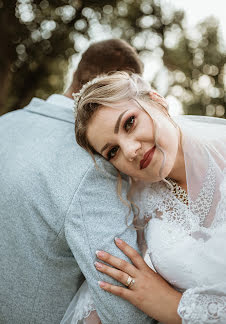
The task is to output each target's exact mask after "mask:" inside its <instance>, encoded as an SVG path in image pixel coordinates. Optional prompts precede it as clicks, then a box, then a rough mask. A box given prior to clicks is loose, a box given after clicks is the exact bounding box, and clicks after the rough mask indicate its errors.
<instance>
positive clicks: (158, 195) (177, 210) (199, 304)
mask: <svg viewBox="0 0 226 324" xmlns="http://www.w3.org/2000/svg"><path fill="white" fill-rule="evenodd" d="M224 174H225V180H224V181H223V182H222V183H221V186H220V193H221V200H220V202H219V204H218V206H217V210H216V214H215V218H214V220H210V219H208V217H207V215H208V214H209V212H210V208H212V206H211V202H212V199H213V195H214V188H215V180H214V173H212V170H211V168H209V170H208V174H207V176H206V180H205V183H204V185H203V188H202V190H201V191H200V193H199V195H198V197H197V199H196V201H195V203H194V204H193V210H194V211H195V212H196V213H193V212H192V211H191V210H190V209H189V208H188V206H187V205H186V203H185V202H186V197H184V194H183V192H181V194H180V192H179V194H178V197H176V196H175V193H173V192H172V190H170V189H169V187H168V186H167V185H166V184H165V183H164V182H159V183H155V184H151V185H149V186H148V187H146V188H145V190H144V191H143V192H142V194H141V196H140V199H141V200H142V202H143V203H142V208H143V211H142V212H143V213H144V214H145V215H146V217H148V218H151V219H150V221H149V223H148V226H147V229H146V233H145V234H146V235H145V237H146V242H147V245H148V251H147V254H148V255H149V256H150V259H151V262H152V264H153V266H154V268H155V270H156V271H157V272H158V273H159V274H160V275H161V276H162V277H163V278H165V279H166V280H167V281H168V282H169V283H170V284H171V285H172V286H173V287H175V288H176V289H177V290H179V291H181V292H182V293H183V295H182V299H181V301H180V304H179V307H178V314H179V315H180V317H181V318H182V323H183V324H204V323H206V324H207V323H208V324H210V323H218V324H225V323H226V172H224ZM177 193H178V190H177ZM184 198H185V199H184ZM197 211H199V213H197Z"/></svg>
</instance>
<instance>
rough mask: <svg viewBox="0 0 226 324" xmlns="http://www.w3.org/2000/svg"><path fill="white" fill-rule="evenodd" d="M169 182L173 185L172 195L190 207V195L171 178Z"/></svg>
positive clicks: (168, 179)
mask: <svg viewBox="0 0 226 324" xmlns="http://www.w3.org/2000/svg"><path fill="white" fill-rule="evenodd" d="M167 181H168V182H169V183H170V184H171V185H172V187H173V188H172V193H173V195H174V196H175V197H176V198H177V199H178V200H180V201H181V202H182V203H184V204H185V205H187V206H188V194H187V192H186V191H185V190H184V189H183V188H182V187H181V186H179V185H178V184H177V183H176V182H175V181H173V180H172V179H171V178H167Z"/></svg>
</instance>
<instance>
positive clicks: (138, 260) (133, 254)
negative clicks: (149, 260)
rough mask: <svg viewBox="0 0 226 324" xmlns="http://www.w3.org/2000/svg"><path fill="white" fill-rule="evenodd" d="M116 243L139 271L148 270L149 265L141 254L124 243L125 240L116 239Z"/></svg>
mask: <svg viewBox="0 0 226 324" xmlns="http://www.w3.org/2000/svg"><path fill="white" fill-rule="evenodd" d="M115 243H116V245H117V246H118V248H119V249H120V250H121V251H122V252H123V253H124V254H125V255H126V256H128V258H129V259H130V260H131V261H132V263H133V264H134V265H135V266H136V268H138V269H143V270H144V269H147V264H146V262H145V261H144V259H143V258H142V257H141V256H140V254H139V253H138V252H137V251H136V250H135V249H133V248H132V247H131V246H130V245H129V244H127V243H126V242H124V241H123V240H121V239H119V238H118V237H116V238H115Z"/></svg>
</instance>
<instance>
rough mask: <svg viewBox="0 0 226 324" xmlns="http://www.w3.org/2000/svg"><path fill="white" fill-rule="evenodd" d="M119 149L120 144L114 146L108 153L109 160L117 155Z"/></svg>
mask: <svg viewBox="0 0 226 324" xmlns="http://www.w3.org/2000/svg"><path fill="white" fill-rule="evenodd" d="M118 149H119V146H114V147H113V148H112V149H110V150H109V151H108V153H107V160H108V161H110V160H111V159H112V158H114V157H115V155H116V154H117V152H118Z"/></svg>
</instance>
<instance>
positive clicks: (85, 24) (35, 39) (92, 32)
mask: <svg viewBox="0 0 226 324" xmlns="http://www.w3.org/2000/svg"><path fill="white" fill-rule="evenodd" d="M183 19H184V13H183V12H182V11H178V10H175V9H174V8H173V7H171V6H169V4H165V3H164V2H162V1H160V0H124V1H122V0H115V1H101V0H100V1H92V0H87V1H83V0H67V1H66V0H65V1H64V0H51V1H48V0H42V1H36V0H18V1H11V0H5V1H3V0H0V31H1V32H0V41H1V50H0V81H1V88H0V114H3V113H5V112H7V111H11V110H14V109H19V108H22V107H23V106H25V105H26V104H27V103H28V102H29V101H30V99H31V98H32V97H34V96H37V97H40V98H44V99H45V98H46V97H48V96H49V95H50V94H52V93H60V92H62V91H63V87H64V76H65V73H67V69H68V62H69V59H70V58H71V57H72V55H74V54H75V53H79V52H81V51H83V50H85V49H86V48H87V46H88V45H89V43H90V41H92V40H96V39H98V40H100V39H101V38H106V35H110V37H116V38H122V39H125V40H126V41H128V42H129V43H131V44H132V45H133V46H134V47H136V48H137V50H138V52H139V53H140V55H141V57H142V58H146V59H148V58H150V60H151V59H153V58H154V59H156V60H158V62H159V65H160V66H161V69H159V70H158V71H157V73H155V74H154V76H153V78H152V79H153V80H152V85H153V86H154V87H156V88H157V89H158V88H159V84H161V82H162V79H161V78H160V74H162V72H163V71H164V73H165V74H164V75H166V76H167V80H166V83H167V88H166V90H165V93H163V94H164V95H168V96H173V97H175V98H177V99H178V100H179V101H180V102H181V103H182V104H183V109H184V111H185V112H186V113H188V114H201V115H205V114H207V115H212V116H219V117H224V116H225V115H224V113H225V110H224V106H225V101H226V96H225V89H226V60H225V59H226V53H225V51H224V50H223V49H222V48H223V46H222V42H221V39H220V38H219V32H218V30H219V28H218V23H217V21H216V19H214V18H213V17H212V18H211V17H210V18H209V19H208V20H206V21H204V22H202V23H200V24H199V25H198V26H197V27H196V28H194V29H192V30H188V29H186V28H185V26H184V20H183ZM102 35H103V36H102ZM160 72H161V73H160ZM160 88H161V87H160ZM160 90H161V89H160ZM160 92H161V91H160Z"/></svg>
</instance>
